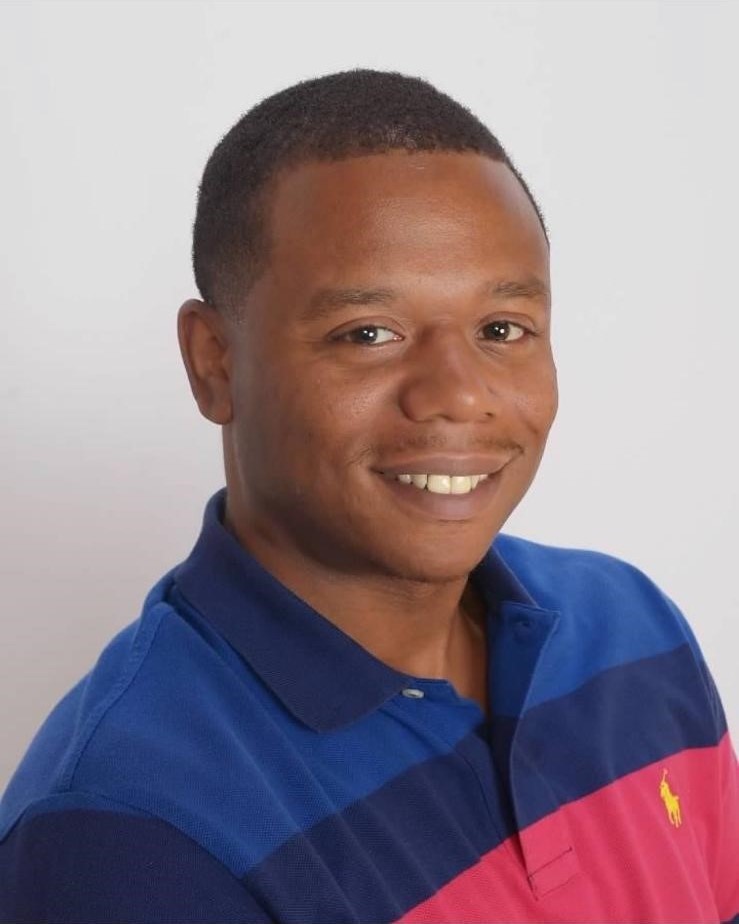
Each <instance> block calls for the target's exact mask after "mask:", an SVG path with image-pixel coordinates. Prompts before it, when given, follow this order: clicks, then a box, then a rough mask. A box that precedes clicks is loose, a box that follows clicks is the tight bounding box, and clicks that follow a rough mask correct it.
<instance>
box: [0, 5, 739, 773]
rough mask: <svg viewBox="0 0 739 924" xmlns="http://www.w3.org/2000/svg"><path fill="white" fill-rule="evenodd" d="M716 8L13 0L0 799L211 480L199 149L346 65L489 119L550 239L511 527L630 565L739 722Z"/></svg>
mask: <svg viewBox="0 0 739 924" xmlns="http://www.w3.org/2000/svg"><path fill="white" fill-rule="evenodd" d="M738 33H739V4H737V3H733V2H726V3H721V2H713V3H711V2H705V0H701V2H677V0H676V2H664V3H656V2H654V3H653V2H638V3H637V2H634V3H625V2H620V0H618V2H615V3H612V2H590V3H585V2H582V3H579V2H557V0H545V2H541V3H538V2H518V3H464V2H458V0H457V2H437V3H411V2H405V3H403V2H392V3H386V4H385V3H379V2H377V0H373V2H371V3H351V2H346V3H314V2H300V3H294V4H293V3H277V2H274V0H272V2H270V3H268V4H262V3H253V4H252V3H203V2H196V3H181V2H159V3H156V2H147V3H135V2H125V3H117V2H97V3H72V2H51V3H38V2H23V3H18V4H14V3H10V2H5V3H3V4H2V5H0V74H1V76H2V79H1V80H0V100H1V105H2V120H1V122H0V125H1V126H2V144H1V145H0V151H2V155H1V157H2V171H1V174H0V175H1V176H2V183H3V187H4V189H3V195H2V219H3V220H2V229H1V231H0V233H1V234H2V240H1V241H0V245H1V247H2V260H1V261H0V264H1V265H0V283H1V286H2V289H1V291H2V308H1V311H2V332H3V336H2V338H1V340H0V399H1V400H2V408H3V414H2V424H0V427H1V430H0V438H1V439H2V452H0V471H1V473H2V487H3V490H2V517H1V518H0V553H1V554H0V569H2V588H3V608H2V620H3V640H4V644H3V646H2V648H1V649H0V733H1V744H2V747H0V788H1V787H2V786H3V785H4V783H5V781H6V779H7V777H8V776H9V774H10V773H11V771H12V769H13V768H14V766H15V764H16V763H17V761H18V759H19V758H20V756H21V754H22V752H23V751H24V750H25V747H26V746H27V744H28V742H29V740H30V738H31V736H32V734H33V732H34V731H35V729H36V727H37V726H38V724H39V723H40V721H41V720H42V718H43V717H44V716H45V715H46V713H47V712H48V711H49V709H50V708H51V707H52V705H53V704H54V703H55V702H56V700H57V699H58V698H59V697H60V696H61V695H62V694H63V692H65V691H66V690H67V689H68V688H69V687H70V686H71V685H72V684H73V683H74V682H75V681H76V680H77V679H78V678H79V677H80V676H81V675H82V674H83V673H84V672H85V671H86V670H87V669H88V668H89V667H90V666H91V664H92V663H93V661H94V659H95V658H96V656H97V654H98V652H99V650H100V649H101V648H102V646H103V645H104V644H105V642H106V641H107V640H108V639H109V638H110V636H111V635H112V634H113V633H114V632H115V631H116V630H117V629H118V628H119V627H121V626H123V625H125V624H126V623H128V622H130V621H131V620H132V619H134V618H136V617H137V616H138V613H139V609H140V605H141V601H142V600H143V597H144V595H145V593H146V591H147V590H148V588H149V586H150V585H151V584H153V582H154V581H155V580H156V579H157V578H158V577H159V575H160V574H161V573H163V572H164V571H165V570H166V569H168V568H169V567H170V566H171V565H173V564H175V563H176V562H178V561H179V560H181V559H182V558H183V557H184V556H185V555H186V554H187V553H188V551H189V549H190V547H191V545H192V543H193V541H194V539H195V536H196V533H197V530H198V527H199V522H200V517H201V512H202V507H203V504H204V502H205V500H206V499H207V498H208V497H209V496H210V494H211V493H212V492H213V491H215V490H216V489H217V488H218V487H220V486H221V485H222V483H223V473H222V464H221V451H220V441H219V432H218V430H217V428H215V427H212V426H211V425H209V424H207V423H206V422H205V421H203V420H202V419H201V418H200V417H199V416H198V415H197V411H196V408H195V405H194V403H193V402H192V399H191V397H190V394H189V389H188V386H187V382H186V379H185V375H184V371H183V369H182V368H181V363H180V358H179V353H178V350H177V346H176V340H175V313H176V309H177V308H178V306H179V304H180V303H181V302H182V301H183V300H184V299H185V298H187V297H189V296H191V295H193V294H195V287H194V283H193V279H192V274H191V269H190V264H189V248H190V227H191V223H192V219H193V215H194V205H195V193H196V188H197V184H198V181H199V177H200V173H201V171H202V168H203V166H204V163H205V160H206V158H207V156H208V154H209V153H210V151H211V149H212V148H213V146H214V145H215V143H216V142H217V140H218V139H219V137H220V136H221V135H222V134H223V133H224V132H225V131H226V130H227V129H228V128H229V127H230V126H231V124H232V123H233V122H234V121H236V119H237V118H238V117H239V116H240V115H241V113H242V112H243V111H245V110H246V109H248V108H249V107H250V106H251V105H253V104H254V103H255V102H257V101H258V100H259V99H261V98H262V97H264V96H265V95H267V94H269V93H272V92H274V91H276V90H278V89H280V88H282V87H284V86H286V85H288V84H290V83H293V82H294V81H296V80H299V79H302V78H306V77H311V76H316V75H318V74H322V73H327V72H330V71H335V70H341V69H346V68H350V67H356V66H369V67H379V68H384V69H395V70H401V71H404V72H406V73H409V74H416V75H419V76H423V77H427V78H428V79H430V80H431V81H432V82H434V83H436V84H437V85H438V86H439V87H440V88H441V89H443V90H445V91H447V92H449V93H451V94H452V95H453V96H455V97H457V98H458V99H459V100H460V101H461V102H463V103H465V104H466V105H468V106H469V107H470V108H472V109H473V111H475V112H476V113H477V114H478V115H479V116H481V117H482V118H483V119H484V120H485V121H486V122H487V123H488V124H489V125H490V127H491V128H492V130H493V131H494V132H496V133H497V134H498V135H499V137H500V139H501V140H502V142H503V144H504V145H505V146H506V147H507V148H508V150H509V152H510V153H511V154H512V156H513V159H514V161H515V162H516V164H517V165H518V167H519V168H520V169H521V171H522V172H523V174H524V176H526V178H527V179H528V181H529V183H530V185H531V186H532V188H533V191H534V193H535V195H536V196H537V197H538V198H539V200H540V202H541V204H542V206H543V209H544V212H545V215H546V217H547V220H548V224H549V227H550V231H551V237H552V256H553V282H554V315H553V317H554V341H555V350H556V354H557V361H558V367H559V375H560V386H561V410H560V414H559V419H558V422H557V424H555V429H554V431H553V434H552V437H551V439H550V445H549V449H548V453H547V455H546V456H545V461H544V464H543V466H542V469H541V472H540V475H539V478H538V480H537V482H536V484H535V486H534V488H533V489H532V491H531V492H530V494H529V495H528V497H527V498H526V499H525V500H524V502H523V504H522V505H521V507H520V508H519V510H518V511H517V512H516V513H515V515H514V517H513V518H512V519H511V520H510V521H509V523H508V525H507V531H508V532H513V533H516V534H519V535H523V536H526V537H529V538H533V539H537V540H540V541H543V542H548V543H551V544H556V545H570V546H578V547H590V548H596V549H600V550H602V551H607V552H611V553H613V554H616V555H619V556H621V557H623V558H626V559H628V560H629V561H632V562H634V563H635V564H637V565H638V566H639V567H641V568H642V569H643V570H645V571H646V572H647V573H648V574H649V575H650V576H651V577H653V578H654V579H655V580H656V581H657V582H658V583H659V584H660V585H661V586H662V587H663V589H664V590H665V591H666V592H667V593H668V594H670V595H671V596H672V597H673V598H674V599H675V600H676V601H677V602H678V604H679V605H680V606H681V608H682V609H683V611H684V612H685V613H686V615H687V616H688V618H689V619H690V621H691V623H692V625H693V627H694V629H695V632H696V634H697V636H698V638H699V640H700V642H701V644H702V646H703V649H704V652H705V655H706V658H707V660H708V663H709V665H710V666H711V668H712V670H713V672H714V675H715V676H716V678H717V681H718V685H719V688H720V690H721V692H722V695H723V699H724V703H725V706H726V710H727V713H728V716H729V719H730V723H731V724H732V726H733V730H734V738H735V740H736V739H737V736H738V735H737V733H738V732H739V672H737V669H736V666H735V665H736V660H737V640H738V638H739V633H738V630H737V620H738V619H739V589H738V588H739V582H738V581H737V571H738V570H739V566H737V564H736V554H737V550H738V547H739V543H738V541H737V540H738V539H739V523H738V520H739V503H738V501H737V490H736V474H735V473H736V467H737V456H738V453H737V436H736V428H737V415H736V410H735V405H736V400H737V395H738V394H739V389H738V388H737V385H738V381H739V373H738V372H737V365H738V363H737V342H738V339H739V321H738V320H737V315H738V314H739V310H738V308H739V306H738V305H737V288H736V280H735V275H734V274H735V267H736V254H735V251H736V247H737V230H736V229H737V214H738V213H739V181H738V180H737V164H738V163H739V135H738V134H737V127H736V122H737V120H736V105H737V103H736V92H737V87H738V86H739V64H738V63H737V61H738V60H739V58H738V57H737V55H736V53H735V48H734V45H733V43H734V39H735V36H736V35H737V34H738Z"/></svg>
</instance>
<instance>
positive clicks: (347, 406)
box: [179, 151, 557, 712]
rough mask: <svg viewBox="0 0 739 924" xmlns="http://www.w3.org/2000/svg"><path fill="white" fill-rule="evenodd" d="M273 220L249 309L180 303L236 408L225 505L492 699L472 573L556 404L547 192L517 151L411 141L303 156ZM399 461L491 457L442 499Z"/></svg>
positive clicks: (221, 398)
mask: <svg viewBox="0 0 739 924" xmlns="http://www.w3.org/2000/svg"><path fill="white" fill-rule="evenodd" d="M268 227H269V232H270V240H271V245H270V253H269V259H268V264H267V267H266V269H265V271H264V273H263V274H262V275H261V276H260V278H259V279H258V280H257V281H256V283H255V284H254V285H253V286H252V288H251V289H250V291H249V292H248V294H247V295H246V297H245V299H244V304H243V306H242V308H241V313H240V320H239V319H235V318H232V317H226V316H224V314H222V313H220V312H218V311H216V310H214V309H213V308H211V307H209V306H208V305H205V304H204V303H202V302H199V301H196V300H191V301H188V302H186V303H185V304H184V305H183V306H182V308H181V309H180V314H179V337H180V345H181V349H182V354H183V358H184V360H185V364H186V368H187V372H188V376H189V379H190V384H191V387H192V390H193V394H194V395H195V398H196V400H197V402H198V406H199V408H200V411H201V412H202V413H203V415H204V416H205V417H207V418H208V419H209V420H211V421H213V422H215V423H218V424H220V425H221V426H222V428H223V430H222V432H223V444H224V456H225V467H226V484H227V509H226V525H227V526H228V528H229V529H230V530H231V531H232V532H233V533H234V535H235V536H236V537H237V538H238V539H239V541H240V542H241V543H242V545H244V546H245V547H246V548H247V549H248V550H249V551H250V553H251V554H252V555H254V557H255V558H257V560H258V561H260V562H261V564H262V565H263V566H264V567H265V568H267V569H268V570H269V571H270V572H271V573H272V574H274V575H275V576H276V577H277V578H278V579H279V580H280V581H282V583H283V584H285V585H286V586H288V587H289V588H290V589H291V590H293V591H294V592H295V593H296V594H297V595H298V596H299V597H301V598H302V599H304V600H305V601H307V602H308V603H309V604H310V605H311V606H312V607H313V608H314V609H316V610H317V611H318V612H320V613H321V614H322V615H323V616H325V617H326V618H327V619H329V620H331V622H333V623H334V624H335V625H337V626H338V627H339V628H340V629H341V630H343V631H344V632H346V633H347V634H348V635H349V636H351V637H352V638H353V639H355V641H357V642H358V643H359V644H360V645H362V646H363V647H364V648H366V649H367V650H368V651H369V652H371V653H372V654H373V655H375V656H376V657H377V658H379V659H380V660H381V661H384V662H385V663H386V664H389V665H391V666H392V667H394V668H396V669H397V670H399V671H402V672H404V673H407V674H408V675H410V676H416V677H426V678H437V679H438V678H445V679H447V680H449V681H450V682H451V683H453V685H454V686H455V688H456V689H457V691H458V693H459V694H460V695H462V696H465V697H469V698H470V699H473V700H475V701H476V702H477V703H478V704H479V705H480V707H481V709H483V710H484V711H485V712H487V710H488V708H489V703H488V702H487V684H486V676H485V670H486V651H485V644H484V611H483V607H482V603H481V601H480V599H479V597H478V595H477V592H476V591H475V590H474V588H473V587H472V585H471V583H470V582H469V580H468V578H469V573H470V571H471V570H472V569H473V568H474V567H475V565H476V564H477V563H478V562H479V561H480V559H481V558H482V557H483V555H484V554H485V551H486V550H487V548H488V546H489V545H490V543H491V541H492V539H493V538H494V536H495V535H496V534H497V533H498V531H499V530H500V528H501V527H502V525H503V523H504V522H505V521H506V519H507V518H508V516H509V515H510V514H511V512H512V511H513V509H514V508H515V507H516V505H517V504H518V503H519V501H520V500H521V498H522V497H523V496H524V494H525V493H526V491H527V489H528V487H529V485H530V484H531V481H532V480H533V478H534V475H535V473H536V470H537V468H538V465H539V462H540V460H541V456H542V453H543V450H544V446H545V443H546V439H547V435H548V433H549V429H550V427H551V424H552V422H553V420H554V416H555V414H556V408H557V384H556V369H555V366H554V361H553V358H552V352H551V345H550V336H549V315H550V299H549V248H548V244H547V242H546V238H545V236H544V233H543V230H542V228H541V225H540V223H539V220H538V218H537V216H536V213H535V211H534V209H533V207H532V205H531V203H530V202H529V200H528V198H527V196H526V194H525V193H524V191H523V189H522V188H521V186H520V184H519V183H518V181H517V180H516V178H515V177H514V175H513V174H512V172H511V171H510V170H509V169H508V168H507V167H506V166H505V165H503V164H500V163H496V162H494V161H492V160H490V159H489V158H486V157H483V156H479V155H476V154H472V153H447V152H444V153H441V152H433V153H421V152H418V153H408V152H405V151H394V152H390V153H386V154H375V155H367V156H362V157H356V158H351V159H347V160H342V161H338V162H328V163H310V164H304V165H300V166H298V167H295V168H293V169H290V170H289V171H287V172H285V173H283V174H282V175H281V176H280V177H279V179H278V181H277V183H276V186H275V189H274V192H273V195H272V196H271V199H270V203H269V208H268ZM496 322H498V323H496ZM388 469H394V470H395V474H397V473H398V472H403V473H406V472H407V473H421V472H426V473H433V472H438V473H445V472H446V473H451V474H464V473H468V474H472V473H479V474H482V473H489V479H488V480H486V481H485V482H481V483H480V487H478V488H476V489H475V490H474V491H473V492H472V493H471V494H470V495H469V496H468V497H467V498H464V499H459V498H451V499H449V498H446V499H445V500H442V501H441V505H440V506H439V505H437V506H434V505H435V504H437V501H438V500H439V499H438V498H436V499H435V498H434V496H433V495H431V494H429V492H428V491H419V489H418V488H416V487H414V486H412V485H408V486H406V485H402V484H400V483H399V482H398V481H397V479H396V478H395V477H394V475H393V473H389V472H388V471H387V470H388ZM444 505H446V506H444ZM442 508H443V509H442ZM452 508H454V511H453V512H450V511H451V510H452Z"/></svg>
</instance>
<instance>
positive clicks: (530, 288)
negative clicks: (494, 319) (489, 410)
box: [300, 276, 550, 321]
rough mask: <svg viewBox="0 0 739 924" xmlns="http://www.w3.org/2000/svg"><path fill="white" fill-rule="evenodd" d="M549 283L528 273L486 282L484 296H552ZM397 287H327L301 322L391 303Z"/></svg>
mask: <svg viewBox="0 0 739 924" xmlns="http://www.w3.org/2000/svg"><path fill="white" fill-rule="evenodd" d="M549 294H550V293H549V286H548V285H547V284H546V283H545V282H544V281H543V280H541V279H539V278H538V277H537V276H526V277H525V278H523V279H520V280H515V279H499V280H496V281H494V282H488V283H485V285H484V286H483V288H482V295H483V297H487V298H490V299H493V300H494V299H497V298H500V299H503V298H529V299H542V298H548V297H549ZM400 297H401V296H400V293H399V292H398V291H397V290H395V289H384V288H377V289H369V288H356V287H355V288H347V289H331V288H324V289H319V290H318V291H317V292H315V293H314V294H313V295H312V296H311V298H310V301H309V302H308V305H307V306H306V309H305V311H303V313H302V314H301V316H300V320H301V321H314V320H317V319H319V318H325V317H329V316H330V315H332V314H335V313H336V312H337V311H341V310H342V309H343V308H348V307H353V306H357V307H364V306H366V305H388V304H391V303H392V302H395V301H397V300H398V299H399V298H400Z"/></svg>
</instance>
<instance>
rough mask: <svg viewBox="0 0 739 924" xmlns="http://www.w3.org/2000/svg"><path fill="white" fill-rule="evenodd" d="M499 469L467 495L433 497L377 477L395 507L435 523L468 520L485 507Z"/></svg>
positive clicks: (489, 498)
mask: <svg viewBox="0 0 739 924" xmlns="http://www.w3.org/2000/svg"><path fill="white" fill-rule="evenodd" d="M502 473H503V469H500V470H499V471H497V472H495V474H494V475H488V477H487V478H486V479H485V480H484V481H481V482H479V484H478V485H477V487H476V488H473V489H472V490H471V491H470V492H469V493H468V494H433V493H432V492H431V491H427V490H426V489H425V488H423V489H421V488H417V487H416V486H415V485H413V484H403V483H402V482H401V481H398V479H397V478H391V477H389V476H386V475H380V477H381V478H382V480H383V482H384V483H385V485H386V486H387V488H388V490H389V491H391V492H392V494H393V496H394V497H395V498H396V499H397V500H398V503H400V504H402V505H403V506H406V507H408V508H409V509H411V510H413V511H415V512H416V513H422V514H426V516H428V517H431V518H433V519H435V520H469V519H471V518H472V517H474V516H477V515H478V514H480V513H481V511H483V510H484V509H485V507H487V505H488V504H489V503H490V500H491V498H492V497H493V496H494V495H495V494H496V493H497V491H498V485H499V484H500V479H501V475H502Z"/></svg>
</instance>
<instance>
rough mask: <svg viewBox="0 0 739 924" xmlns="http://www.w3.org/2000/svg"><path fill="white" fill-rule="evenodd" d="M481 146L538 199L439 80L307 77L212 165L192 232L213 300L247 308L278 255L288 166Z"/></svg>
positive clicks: (203, 282)
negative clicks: (273, 204)
mask: <svg viewBox="0 0 739 924" xmlns="http://www.w3.org/2000/svg"><path fill="white" fill-rule="evenodd" d="M394 150H405V151H457V152H462V151H473V152H475V153H478V154H482V155H484V156H486V157H489V158H491V159H492V160H495V161H499V162H501V163H504V164H506V166H508V167H509V168H510V170H511V171H512V172H513V173H514V174H515V176H516V177H517V178H518V180H519V182H520V183H521V186H522V187H523V188H524V190H525V192H526V194H527V195H528V197H529V199H530V200H531V203H532V205H533V207H534V209H535V210H536V213H537V215H538V216H539V220H540V221H541V224H542V227H543V228H544V233H545V234H546V227H545V225H544V220H543V218H542V214H541V211H540V209H539V206H538V205H537V204H536V201H535V200H534V197H533V196H532V194H531V191H530V190H529V188H528V186H527V185H526V183H525V181H524V179H523V177H522V176H521V175H520V174H519V172H518V171H517V170H516V168H515V167H514V166H513V164H512V163H511V161H510V159H509V157H508V155H507V154H506V152H505V151H504V150H503V147H502V145H501V144H500V142H499V141H498V140H497V138H495V136H494V135H493V134H492V133H491V132H490V131H489V130H488V129H487V128H486V127H485V125H483V124H482V122H480V120H479V119H478V118H477V117H476V116H474V115H473V114H472V113H471V112H470V111H469V110H468V109H465V107H464V106H462V105H460V104H459V103H458V102H456V101H455V100H453V99H452V98H451V97H449V96H447V95H446V94H445V93H441V92H440V91H439V90H437V89H436V88H435V87H433V86H432V85H431V84H430V83H427V82H426V81H425V80H421V79H420V78H417V77H407V76H405V75H404V74H398V73H394V72H388V71H375V70H352V71H343V72H341V73H337V74H328V75H326V76H325V77H318V78H315V79H313V80H305V81H303V82H302V83H297V84H295V85H294V86H291V87H288V88H287V89H285V90H282V91H280V92H279V93H275V94H274V95H273V96H270V97H268V98H267V99H265V100H263V101H262V102H261V103H259V104H258V105H256V106H255V107H254V108H253V109H250V110H249V112H247V113H246V114H245V115H244V116H242V118H241V119H240V120H239V121H238V122H237V123H236V124H235V125H234V126H233V128H232V129H231V130H230V131H229V132H228V133H227V134H226V135H225V136H224V137H223V139H222V140H221V141H220V142H219V144H218V145H217V147H216V148H215V150H214V151H213V153H212V154H211V156H210V158H209V159H208V163H207V164H206V166H205V171H204V172H203V179H202V182H201V184H200V189H199V193H198V205H197V212H196V216H195V226H194V233H193V249H192V256H193V268H194V271H195V281H196V283H197V286H198V289H199V290H200V294H201V296H202V298H203V300H204V301H206V302H207V303H208V304H210V305H212V306H213V307H216V308H219V309H221V310H224V311H226V312H227V313H230V314H233V315H238V314H239V307H240V305H241V303H243V301H244V299H245V297H246V295H247V294H248V291H249V289H250V288H251V286H252V284H253V283H254V282H255V280H256V279H257V278H258V277H259V276H260V274H261V273H262V272H263V271H264V269H265V267H266V265H267V261H268V258H269V228H268V227H267V220H266V216H267V211H268V204H269V202H268V200H269V195H270V192H271V190H272V188H273V187H274V184H275V181H276V179H277V177H278V174H280V173H281V172H282V171H284V170H286V169H288V168H290V167H296V166H298V165H299V164H303V163H309V162H315V161H331V160H342V159H345V158H348V157H355V156H360V155H363V154H382V153H385V152H388V151H394Z"/></svg>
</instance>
